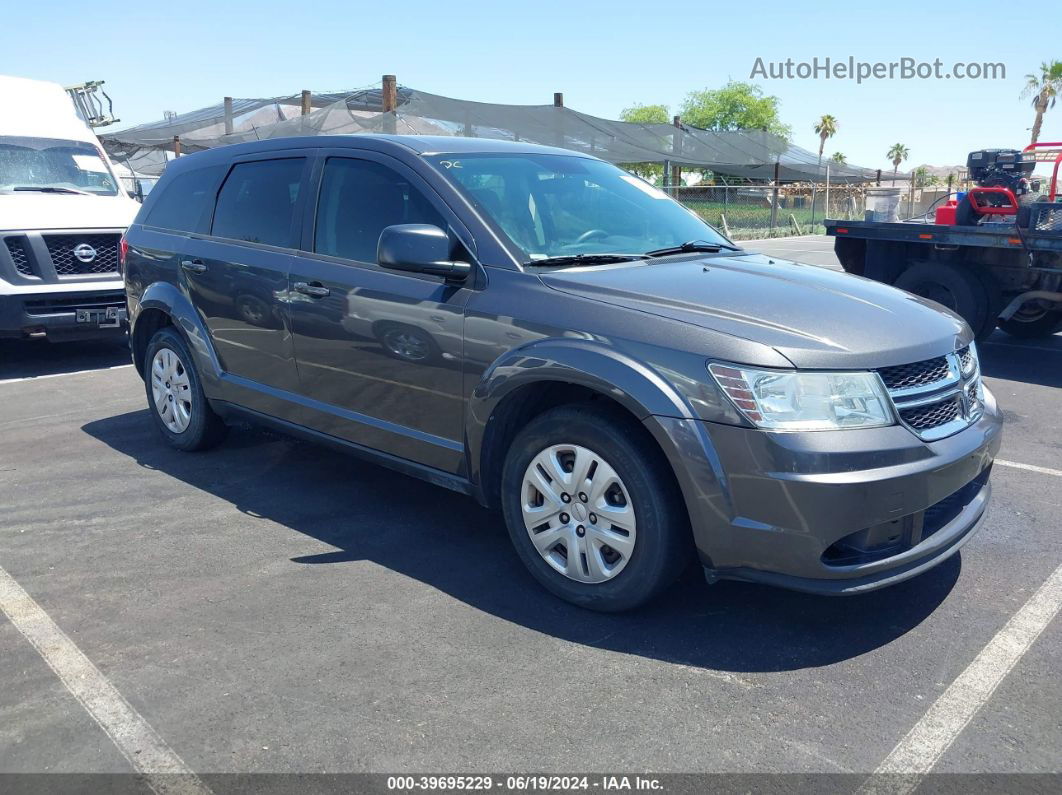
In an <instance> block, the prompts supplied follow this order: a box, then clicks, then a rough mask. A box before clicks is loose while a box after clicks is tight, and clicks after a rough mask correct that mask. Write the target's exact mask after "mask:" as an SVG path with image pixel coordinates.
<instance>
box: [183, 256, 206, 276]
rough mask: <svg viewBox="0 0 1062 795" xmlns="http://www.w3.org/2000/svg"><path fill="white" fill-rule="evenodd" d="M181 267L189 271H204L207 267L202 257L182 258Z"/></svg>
mask: <svg viewBox="0 0 1062 795" xmlns="http://www.w3.org/2000/svg"><path fill="white" fill-rule="evenodd" d="M181 267H182V268H184V269H185V270H186V271H188V272H189V273H202V272H203V271H205V270H206V269H207V268H206V265H205V264H203V260H201V259H182V260H181Z"/></svg>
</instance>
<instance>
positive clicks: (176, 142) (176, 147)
mask: <svg viewBox="0 0 1062 795" xmlns="http://www.w3.org/2000/svg"><path fill="white" fill-rule="evenodd" d="M173 156H174V157H180V156H181V136H179V135H175V136H173Z"/></svg>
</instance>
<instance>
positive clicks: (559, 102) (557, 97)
mask: <svg viewBox="0 0 1062 795" xmlns="http://www.w3.org/2000/svg"><path fill="white" fill-rule="evenodd" d="M553 107H555V108H563V107H564V93H563V92H561V91H554V92H553Z"/></svg>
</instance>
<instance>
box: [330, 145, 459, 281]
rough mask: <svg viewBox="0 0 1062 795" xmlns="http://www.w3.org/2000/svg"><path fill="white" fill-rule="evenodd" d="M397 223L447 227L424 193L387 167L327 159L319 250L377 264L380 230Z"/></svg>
mask: <svg viewBox="0 0 1062 795" xmlns="http://www.w3.org/2000/svg"><path fill="white" fill-rule="evenodd" d="M394 224H431V225H433V226H437V227H439V228H440V229H444V230H445V229H446V228H447V223H446V221H445V220H444V219H443V217H442V215H441V214H440V213H439V211H438V210H436V209H435V207H434V206H432V204H431V202H429V201H428V199H427V198H426V197H425V196H424V194H423V193H421V191H420V190H419V189H418V188H416V187H415V186H413V185H411V184H410V182H409V180H407V179H406V178H405V177H403V176H402V175H401V174H399V173H397V172H396V171H394V170H392V169H390V168H388V167H387V166H384V165H382V164H380V163H376V162H373V161H371V160H355V159H353V158H346V157H331V158H328V160H327V161H325V167H324V174H323V176H322V178H321V191H320V195H319V197H318V203H317V226H316V229H315V231H314V248H313V250H314V251H315V252H317V253H318V254H327V255H329V256H332V257H342V258H343V259H349V260H355V261H357V262H365V263H370V264H375V263H376V247H377V244H378V243H379V242H380V233H381V232H382V231H383V230H384V228H385V227H388V226H393V225H394Z"/></svg>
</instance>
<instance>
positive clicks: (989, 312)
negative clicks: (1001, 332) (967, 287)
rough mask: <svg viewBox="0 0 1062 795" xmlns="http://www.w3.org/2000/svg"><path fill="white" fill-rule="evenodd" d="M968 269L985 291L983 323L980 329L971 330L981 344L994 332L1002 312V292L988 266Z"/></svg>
mask: <svg viewBox="0 0 1062 795" xmlns="http://www.w3.org/2000/svg"><path fill="white" fill-rule="evenodd" d="M969 267H970V272H971V273H973V274H974V275H975V276H977V278H978V281H980V282H981V287H982V288H984V291H985V307H986V311H985V322H984V323H982V324H981V328H979V329H976V328H975V329H974V330H973V331H974V335H975V336H976V337H977V341H978V342H981V341H982V340H986V339H988V338H989V337H991V336H992V333H993V332H994V331H995V330H996V319H997V318H998V317H999V313H1000V312H1002V311H1003V291H1002V290H1001V289H1000V287H999V280H997V279H996V277H995V276H994V275H993V274H992V271H991V269H990V268H989V267H988V266H982V265H973V266H969Z"/></svg>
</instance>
